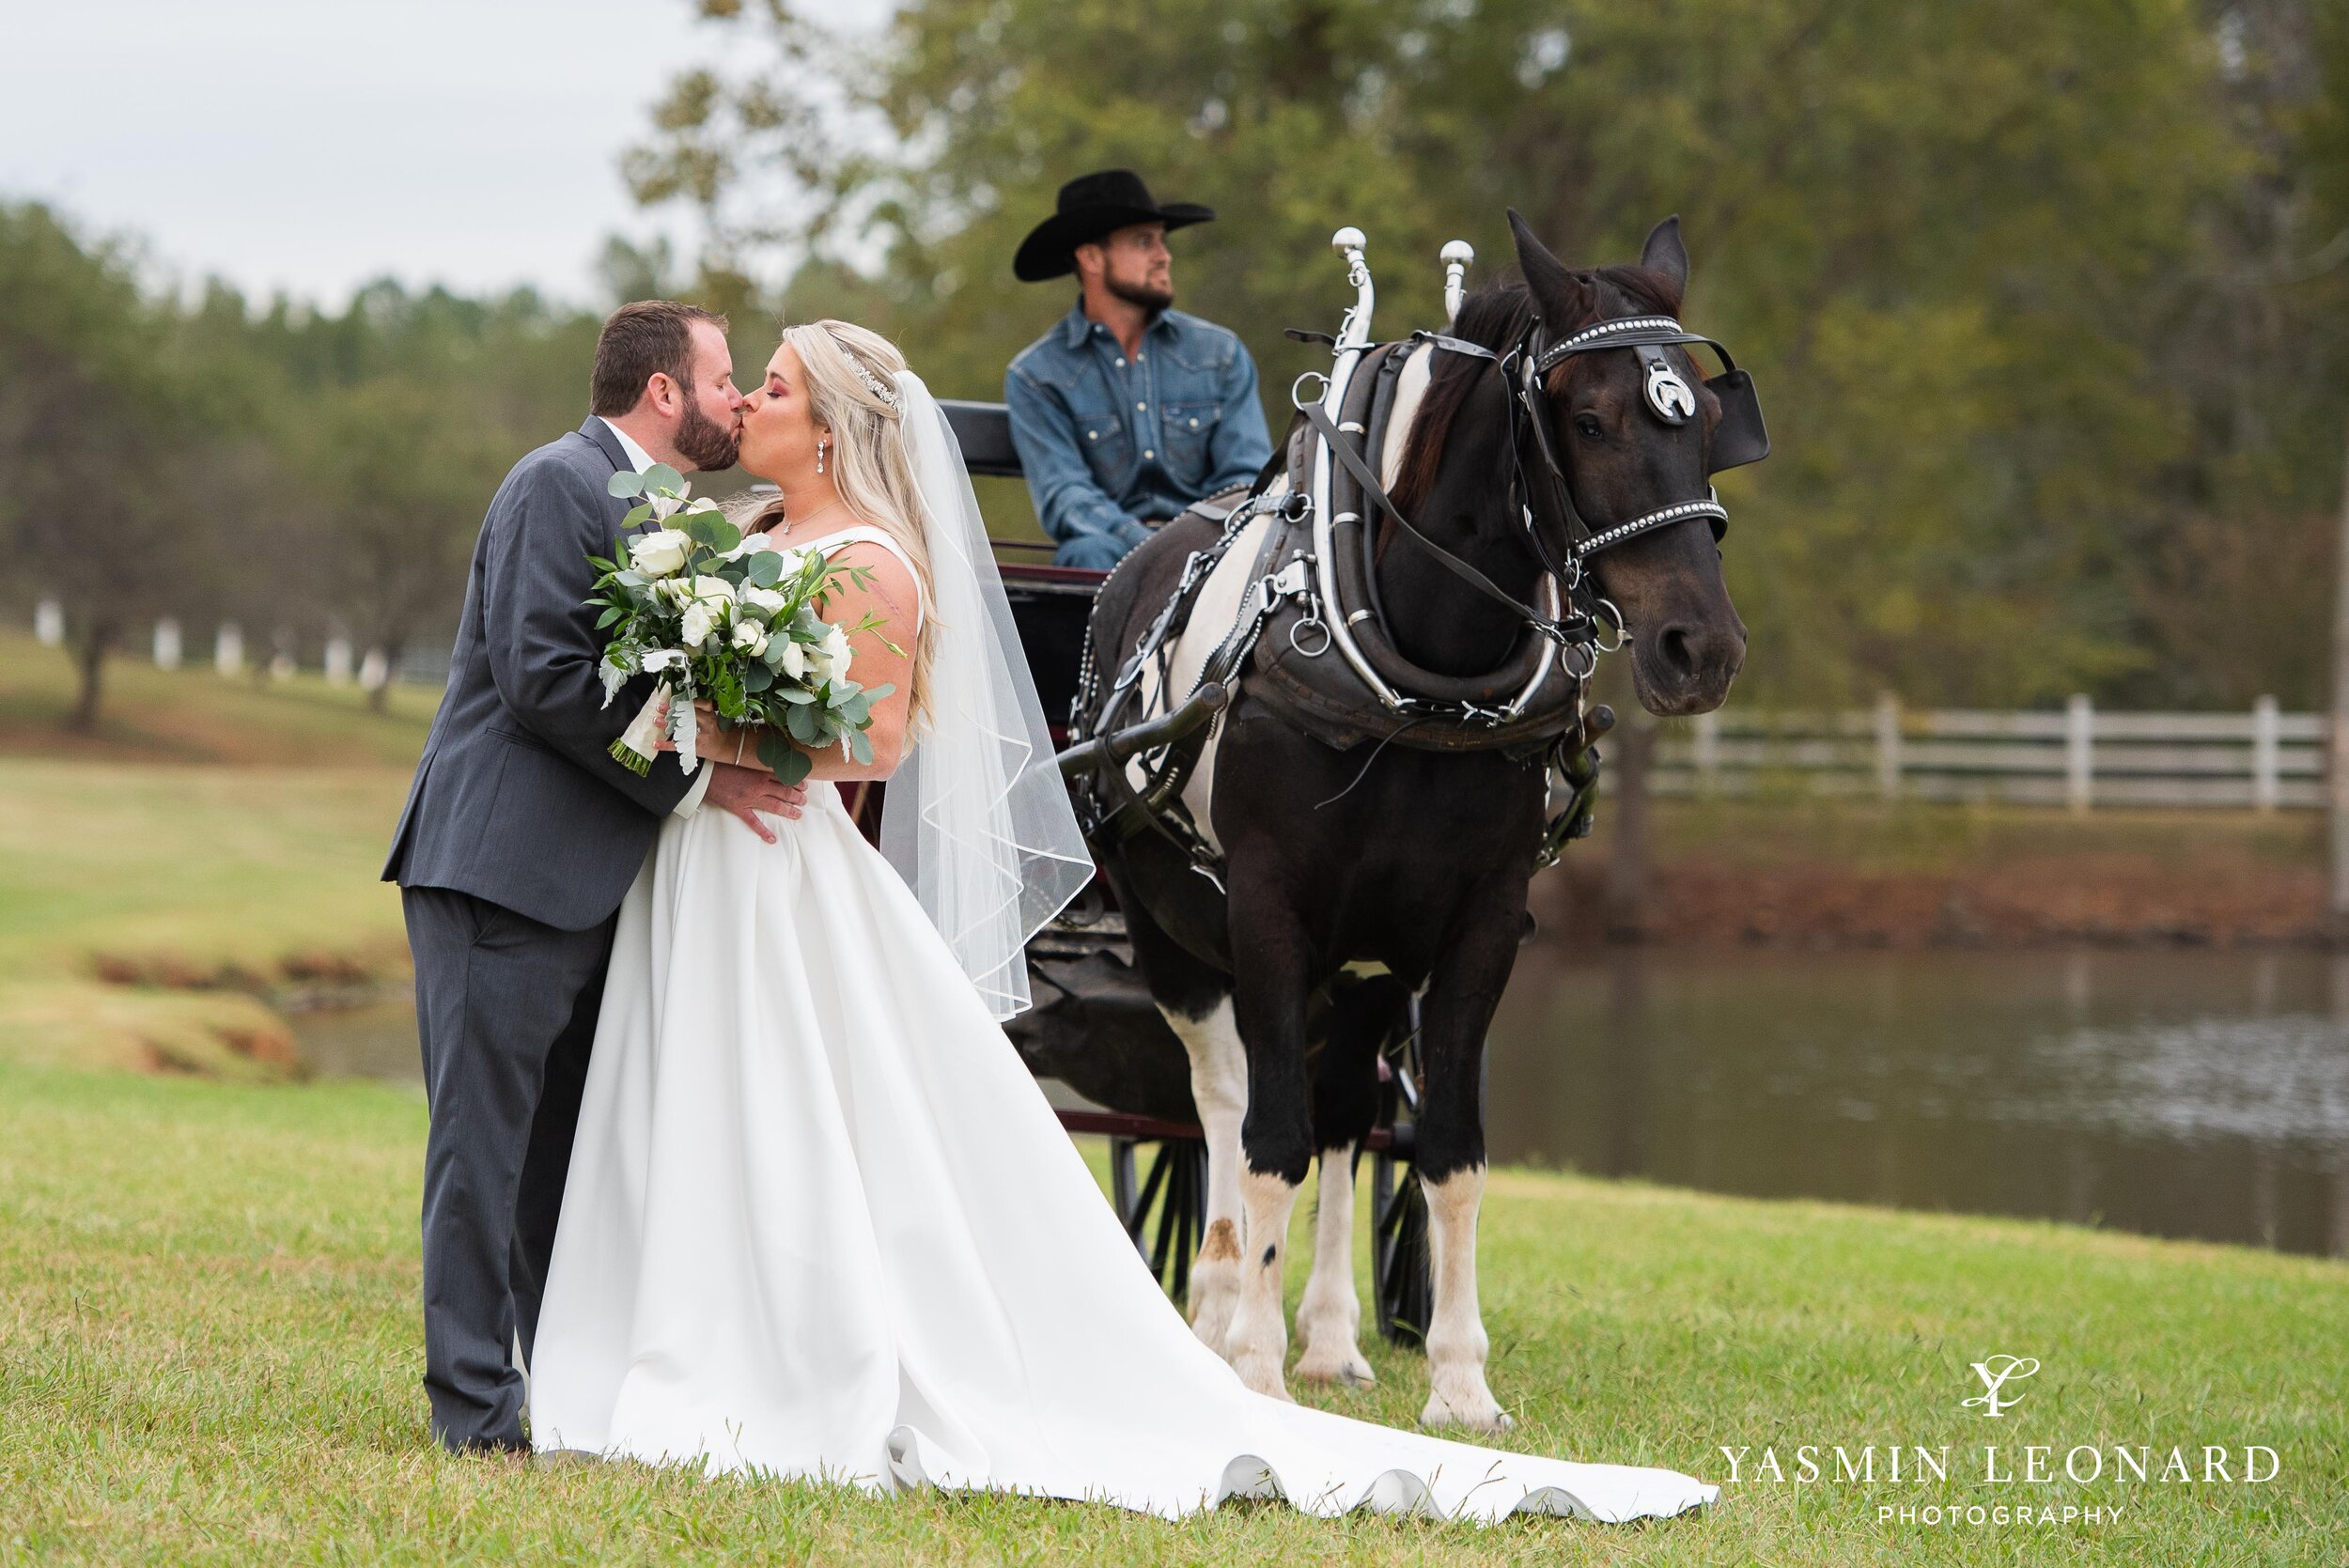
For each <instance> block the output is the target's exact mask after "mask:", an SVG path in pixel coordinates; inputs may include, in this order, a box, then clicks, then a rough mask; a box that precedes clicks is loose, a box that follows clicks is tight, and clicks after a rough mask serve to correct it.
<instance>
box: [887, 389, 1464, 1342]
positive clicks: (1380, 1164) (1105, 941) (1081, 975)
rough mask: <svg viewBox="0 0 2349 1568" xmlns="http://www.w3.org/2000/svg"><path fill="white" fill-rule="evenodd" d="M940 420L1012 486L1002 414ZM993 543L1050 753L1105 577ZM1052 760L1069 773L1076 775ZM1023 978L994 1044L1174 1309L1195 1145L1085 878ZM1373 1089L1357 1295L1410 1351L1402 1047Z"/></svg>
mask: <svg viewBox="0 0 2349 1568" xmlns="http://www.w3.org/2000/svg"><path fill="white" fill-rule="evenodd" d="M941 408H942V409H943V410H944V411H945V413H946V417H947V419H948V422H949V423H950V424H951V425H952V426H953V427H954V431H955V435H956V438H957V441H958V442H959V443H960V445H961V447H962V454H963V459H964V462H965V464H966V466H967V467H968V468H969V470H970V472H971V473H972V474H973V475H974V476H979V477H997V478H1015V479H1016V478H1019V477H1020V476H1021V470H1020V465H1019V453H1018V451H1017V450H1016V449H1015V448H1014V447H1013V445H1012V440H1011V420H1010V414H1009V412H1008V411H1007V410H1006V409H1005V408H1004V406H1003V404H1001V403H985V402H967V401H955V400H941ZM994 544H995V547H996V557H997V562H998V565H999V567H1000V568H1001V570H1002V573H1003V588H1004V592H1005V594H1006V596H1007V597H1008V598H1009V599H1010V601H1011V609H1012V616H1013V619H1014V621H1015V622H1016V623H1017V624H1018V626H1019V638H1020V644H1021V647H1022V650H1023V651H1024V653H1025V654H1026V656H1027V660H1028V668H1029V671H1030V673H1031V675H1033V676H1034V681H1035V687H1036V693H1037V695H1038V697H1039V698H1040V699H1041V701H1042V703H1043V707H1044V711H1045V713H1046V714H1047V715H1048V716H1049V717H1050V719H1051V721H1052V728H1053V739H1054V741H1055V742H1056V743H1058V744H1062V745H1066V743H1067V735H1066V728H1065V722H1066V715H1067V714H1068V712H1069V710H1070V707H1071V705H1072V703H1073V702H1074V700H1075V698H1076V695H1077V691H1078V683H1079V678H1080V668H1081V662H1082V659H1083V649H1084V642H1085V630H1086V623H1087V620H1088V617H1089V616H1090V615H1091V613H1092V610H1093V604H1094V599H1095V597H1096V596H1097V594H1098V592H1099V590H1100V587H1101V584H1102V582H1105V581H1106V580H1107V578H1108V576H1109V574H1108V573H1107V572H1102V571H1091V570H1085V569H1082V568H1078V567H1056V566H1053V565H1050V560H1049V556H1050V551H1051V549H1052V547H1051V546H1050V545H1049V544H1045V543H1041V542H1039V541H1031V540H1023V539H1002V538H999V539H996V540H995V541H994ZM1039 556H1041V557H1044V559H1038V557H1039ZM1146 738H1147V737H1143V736H1137V737H1135V739H1134V740H1133V741H1131V742H1128V744H1129V745H1133V744H1139V743H1140V742H1141V741H1142V740H1143V739H1146ZM1065 756H1066V757H1068V763H1067V765H1068V766H1069V767H1071V768H1075V767H1078V766H1081V765H1080V764H1079V763H1078V762H1077V760H1076V759H1075V758H1074V757H1073V756H1071V755H1069V754H1068V753H1065ZM875 803H877V802H872V801H861V802H859V804H860V807H861V808H862V809H861V810H860V813H859V815H860V819H861V820H864V821H867V822H868V823H877V822H878V813H877V812H874V811H872V806H873V805H874V804H875ZM1028 970H1029V979H1030V983H1031V987H1032V990H1033V993H1034V1006H1033V1007H1032V1008H1030V1009H1029V1011H1027V1012H1025V1013H1023V1014H1021V1015H1020V1016H1019V1017H1017V1018H1015V1019H1013V1020H1012V1021H1011V1023H1009V1024H1008V1025H1006V1026H1005V1027H1006V1029H1007V1032H1009V1033H1010V1035H1011V1038H1012V1041H1013V1043H1014V1045H1015V1046H1017V1047H1018V1048H1019V1053H1020V1055H1021V1057H1022V1059H1023V1060H1025V1061H1026V1062H1027V1063H1028V1065H1029V1068H1030V1070H1031V1071H1033V1072H1034V1073H1035V1075H1036V1076H1037V1077H1038V1078H1043V1079H1057V1080H1059V1081H1060V1082H1062V1083H1064V1084H1066V1086H1067V1087H1068V1088H1069V1089H1070V1090H1071V1091H1073V1092H1074V1094H1076V1095H1078V1096H1081V1098H1082V1099H1083V1100H1084V1101H1085V1102H1087V1103H1086V1104H1085V1105H1083V1106H1081V1107H1063V1108H1061V1109H1060V1110H1059V1112H1058V1113H1059V1116H1060V1121H1061V1125H1062V1126H1064V1127H1066V1128H1067V1129H1068V1130H1069V1131H1070V1132H1072V1133H1092V1134H1097V1135H1100V1136H1104V1137H1106V1138H1107V1139H1108V1141H1109V1152H1110V1172H1111V1186H1112V1201H1113V1203H1115V1206H1116V1210H1117V1214H1118V1218H1119V1219H1120V1220H1121V1221H1122V1222H1123V1223H1124V1225H1125V1227H1126V1232H1127V1234H1128V1235H1129V1236H1131V1237H1132V1238H1133V1242H1134V1245H1135V1247H1136V1249H1137V1250H1139V1251H1140V1253H1141V1254H1142V1256H1143V1259H1144V1260H1145V1261H1146V1262H1147V1263H1148V1264H1149V1265H1150V1269H1151V1272H1152V1273H1153V1274H1154V1275H1156V1276H1157V1278H1158V1279H1159V1282H1160V1283H1161V1284H1162V1285H1163V1286H1164V1287H1165V1289H1166V1290H1167V1292H1168V1293H1169V1294H1170V1295H1171V1296H1174V1297H1175V1299H1177V1300H1181V1299H1182V1298H1183V1297H1184V1296H1185V1293H1186V1291H1187V1288H1188V1286H1189V1282H1190V1266H1191V1260H1192V1258H1193V1257H1194V1255H1195V1254H1196V1253H1197V1251H1198V1250H1199V1246H1200V1242H1201V1239H1202V1230H1203V1227H1204V1223H1205V1220H1204V1216H1205V1211H1206V1185H1207V1150H1206V1141H1205V1140H1204V1137H1203V1135H1202V1132H1201V1129H1200V1127H1199V1125H1198V1121H1197V1112H1196V1110H1194V1108H1193V1105H1192V1100H1191V1093H1190V1067H1189V1063H1188V1060H1187V1058H1186V1056H1185V1053H1184V1049H1183V1046H1182V1043H1181V1042H1180V1041H1179V1040H1178V1039H1176V1038H1175V1033H1174V1032H1173V1031H1172V1030H1171V1029H1170V1028H1168V1026H1167V1024H1166V1021H1165V1019H1164V1018H1163V1017H1160V1016H1159V1011H1158V1009H1157V1007H1156V1006H1155V1005H1154V1004H1153V1003H1152V1001H1151V999H1150V995H1149V992H1148V991H1147V989H1146V988H1145V987H1144V986H1143V982H1142V979H1141V977H1140V976H1139V975H1138V974H1137V973H1136V972H1135V970H1134V968H1133V955H1132V952H1131V949H1130V947H1129V946H1128V943H1127V941H1126V933H1125V923H1124V920H1123V917H1122V916H1121V914H1120V912H1119V910H1118V909H1117V908H1116V903H1115V899H1114V897H1113V895H1112V893H1111V892H1110V890H1109V887H1108V884H1107V882H1106V880H1105V879H1104V878H1102V877H1099V876H1096V877H1095V878H1094V880H1093V881H1092V883H1091V884H1090V885H1088V886H1087V888H1086V889H1085V891H1084V892H1083V893H1081V894H1080V895H1079V896H1078V898H1077V899H1076V900H1075V901H1074V902H1073V903H1072V904H1071V905H1070V906H1069V908H1067V909H1066V911H1064V912H1063V914H1062V916H1061V917H1060V918H1059V919H1058V920H1056V921H1054V922H1053V923H1052V924H1050V925H1048V926H1047V927H1045V928H1044V929H1043V930H1042V931H1039V932H1038V933H1037V934H1036V936H1035V937H1034V939H1033V940H1032V941H1031V942H1030V943H1029V945H1028ZM1378 1078H1379V1095H1378V1102H1379V1103H1378V1112H1377V1125H1376V1126H1375V1127H1374V1129H1373V1131H1372V1132H1371V1134H1370V1137H1369V1138H1368V1139H1367V1140H1365V1142H1364V1149H1365V1152H1367V1153H1368V1155H1369V1156H1370V1158H1371V1162H1372V1168H1371V1192H1372V1214H1373V1220H1374V1229H1373V1232H1372V1239H1371V1249H1372V1282H1373V1295H1374V1297H1375V1305H1376V1312H1377V1324H1378V1330H1379V1333H1380V1334H1381V1335H1383V1336H1384V1337H1385V1338H1386V1339H1387V1340H1389V1341H1390V1342H1392V1343H1398V1344H1406V1345H1411V1344H1417V1343H1420V1341H1421V1340H1422V1339H1423V1336H1424V1335H1425V1333H1426V1329H1427V1321H1428V1314H1429V1310H1430V1302H1431V1297H1432V1285H1431V1279H1430V1271H1429V1256H1428V1233H1427V1214H1426V1202H1425V1199H1424V1198H1423V1196H1422V1193H1421V1190H1420V1186H1419V1183H1418V1182H1417V1181H1415V1180H1412V1179H1409V1178H1410V1174H1411V1173H1410V1170H1409V1167H1410V1164H1411V1157H1412V1149H1413V1139H1412V1132H1413V1119H1414V1115H1415V1111H1416V1108H1417V1103H1418V1087H1417V1079H1416V1062H1415V1059H1414V1050H1413V1041H1412V1039H1410V1038H1407V1039H1405V1040H1404V1041H1402V1042H1400V1043H1399V1045H1398V1046H1397V1047H1396V1048H1394V1049H1393V1050H1392V1051H1391V1052H1390V1053H1389V1054H1387V1055H1386V1056H1385V1057H1383V1058H1382V1059H1381V1062H1380V1064H1379V1073H1378Z"/></svg>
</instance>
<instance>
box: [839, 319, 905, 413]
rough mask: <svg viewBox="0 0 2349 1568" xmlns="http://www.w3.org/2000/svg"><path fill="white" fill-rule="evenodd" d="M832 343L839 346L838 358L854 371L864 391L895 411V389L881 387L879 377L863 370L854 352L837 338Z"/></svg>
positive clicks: (862, 364)
mask: <svg viewBox="0 0 2349 1568" xmlns="http://www.w3.org/2000/svg"><path fill="white" fill-rule="evenodd" d="M832 341H833V342H834V343H836V344H839V346H840V357H841V358H842V359H845V360H847V361H848V368H849V369H851V370H853V371H855V372H856V379H857V380H860V381H863V383H864V390H865V391H867V392H869V393H871V394H872V395H873V396H876V397H878V398H879V399H880V400H881V401H882V402H883V403H885V404H887V405H888V406H889V407H890V408H891V409H893V410H894V409H895V408H896V406H897V392H896V389H895V388H894V387H890V386H884V385H882V384H881V379H880V378H879V376H876V375H874V374H873V373H872V372H871V371H870V370H867V369H865V368H864V362H863V360H861V359H859V358H857V357H856V354H855V352H854V351H853V350H851V349H849V348H848V345H847V344H845V343H841V342H840V340H839V339H838V338H837V337H835V338H833V339H832Z"/></svg>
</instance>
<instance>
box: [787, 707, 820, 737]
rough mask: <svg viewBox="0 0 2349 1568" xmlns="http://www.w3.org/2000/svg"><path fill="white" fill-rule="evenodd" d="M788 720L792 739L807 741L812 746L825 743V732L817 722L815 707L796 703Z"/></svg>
mask: <svg viewBox="0 0 2349 1568" xmlns="http://www.w3.org/2000/svg"><path fill="white" fill-rule="evenodd" d="M788 722H789V724H790V728H791V738H792V739H794V740H801V741H805V742H806V743H807V744H808V745H810V746H819V745H821V744H823V739H824V732H823V729H822V727H821V726H820V725H819V724H818V723H817V720H816V710H815V709H814V708H813V707H804V706H796V705H795V706H793V707H792V709H791V712H790V716H789V720H788Z"/></svg>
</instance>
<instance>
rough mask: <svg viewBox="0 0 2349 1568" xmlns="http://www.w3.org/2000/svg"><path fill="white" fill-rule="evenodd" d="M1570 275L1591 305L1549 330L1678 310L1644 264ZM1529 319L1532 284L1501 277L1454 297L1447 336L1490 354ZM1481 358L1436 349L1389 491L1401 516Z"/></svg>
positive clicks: (1429, 483) (1431, 478)
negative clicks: (1457, 298)
mask: <svg viewBox="0 0 2349 1568" xmlns="http://www.w3.org/2000/svg"><path fill="white" fill-rule="evenodd" d="M1574 277H1575V279H1576V280H1577V281H1578V282H1579V283H1580V284H1581V285H1582V286H1583V287H1584V289H1585V291H1586V297H1587V298H1588V299H1589V300H1590V301H1591V302H1592V308H1591V309H1590V310H1589V311H1587V312H1586V313H1585V314H1584V315H1583V316H1582V317H1581V318H1579V319H1577V320H1573V321H1564V322H1553V323H1551V324H1550V331H1551V333H1552V334H1553V335H1554V336H1565V335H1567V334H1572V333H1576V332H1579V331H1580V330H1581V329H1582V328H1584V327H1587V326H1589V325H1590V324H1591V323H1592V322H1594V321H1600V320H1605V319H1607V318H1610V317H1612V316H1617V315H1623V314H1626V313H1627V314H1631V315H1654V316H1678V315H1679V314H1680V292H1681V290H1680V285H1679V284H1678V283H1676V282H1674V281H1673V280H1672V279H1671V278H1670V277H1667V276H1666V275H1665V274H1663V273H1662V272H1655V271H1653V270H1651V269H1649V268H1646V267H1596V268H1592V269H1590V270H1588V271H1583V272H1576V273H1575V274H1574ZM1532 320H1533V294H1532V290H1531V289H1529V288H1528V287H1526V286H1525V285H1524V283H1522V282H1520V281H1517V280H1515V279H1504V280H1502V281H1501V282H1497V283H1490V284H1487V285H1486V286H1485V287H1482V288H1479V289H1477V290H1476V291H1475V292H1474V293H1472V294H1470V296H1469V297H1468V298H1467V299H1465V300H1463V301H1461V302H1460V314H1459V316H1458V318H1456V319H1455V320H1454V322H1453V323H1452V333H1451V335H1452V336H1454V337H1457V338H1463V339H1465V340H1467V341H1468V342H1470V343H1474V344H1476V345H1478V346H1479V347H1481V348H1486V349H1492V350H1494V351H1495V352H1497V353H1506V352H1508V350H1509V349H1510V348H1511V347H1512V346H1513V345H1515V344H1516V343H1517V339H1518V338H1520V337H1522V336H1523V335H1524V334H1525V329H1526V328H1527V327H1529V326H1531V325H1532ZM1485 366H1486V362H1485V361H1484V360H1480V359H1471V358H1470V356H1468V355H1466V354H1448V353H1443V352H1441V351H1440V350H1439V351H1438V353H1437V355H1436V365H1435V369H1434V373H1433V374H1432V375H1431V376H1430V377H1429V378H1428V382H1427V395H1426V397H1425V399H1424V400H1423V402H1422V403H1421V404H1420V408H1419V415H1418V417H1417V418H1415V419H1414V420H1412V422H1411V428H1410V431H1409V433H1408V436H1407V438H1406V444H1405V446H1404V449H1403V459H1402V461H1401V462H1400V463H1399V464H1398V465H1397V468H1396V473H1395V480H1394V489H1393V490H1392V495H1393V498H1394V504H1395V505H1397V506H1398V507H1400V508H1402V510H1403V512H1404V514H1405V515H1406V516H1408V515H1410V514H1413V513H1415V512H1417V511H1418V510H1419V509H1420V506H1421V505H1422V504H1423V503H1424V502H1425V501H1426V499H1427V495H1428V492H1429V491H1430V490H1432V489H1435V487H1436V467H1437V464H1438V463H1439V462H1440V461H1441V460H1442V458H1443V445H1444V441H1445V439H1446V438H1447V437H1448V436H1449V435H1450V434H1451V432H1452V422H1453V420H1454V419H1455V418H1456V417H1457V416H1458V414H1459V412H1460V409H1461V406H1462V405H1463V404H1465V403H1466V402H1467V401H1468V396H1469V393H1470V389H1472V388H1473V387H1474V386H1475V385H1476V381H1477V378H1478V377H1479V376H1481V375H1482V374H1483V373H1484V370H1485Z"/></svg>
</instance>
